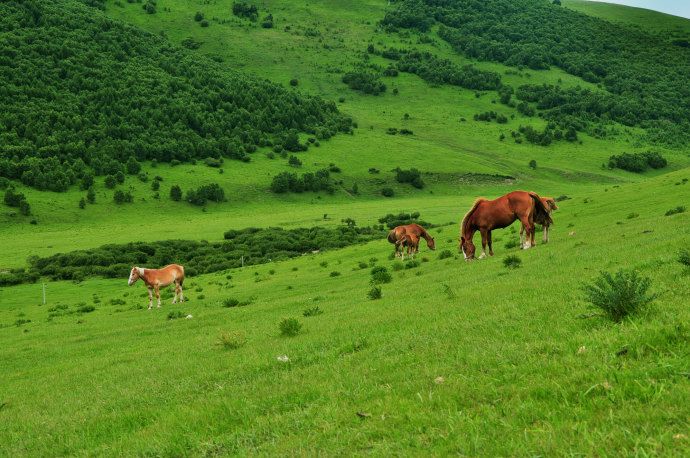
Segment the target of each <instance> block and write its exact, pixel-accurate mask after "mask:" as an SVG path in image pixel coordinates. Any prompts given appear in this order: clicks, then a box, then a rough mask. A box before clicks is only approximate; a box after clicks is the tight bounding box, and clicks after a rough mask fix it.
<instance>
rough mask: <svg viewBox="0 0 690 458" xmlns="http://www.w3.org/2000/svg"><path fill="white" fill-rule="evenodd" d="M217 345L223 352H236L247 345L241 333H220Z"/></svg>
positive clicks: (245, 337)
mask: <svg viewBox="0 0 690 458" xmlns="http://www.w3.org/2000/svg"><path fill="white" fill-rule="evenodd" d="M217 343H218V345H219V346H220V347H221V348H222V349H224V350H237V349H238V348H241V347H243V346H244V345H245V344H246V343H247V335H246V334H245V333H244V332H242V331H232V332H221V333H220V335H219V336H218V341H217Z"/></svg>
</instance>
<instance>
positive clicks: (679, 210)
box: [664, 205, 686, 216]
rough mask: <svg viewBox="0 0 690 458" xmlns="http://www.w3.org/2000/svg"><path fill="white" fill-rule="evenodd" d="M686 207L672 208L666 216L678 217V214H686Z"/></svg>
mask: <svg viewBox="0 0 690 458" xmlns="http://www.w3.org/2000/svg"><path fill="white" fill-rule="evenodd" d="M685 210H686V209H685V207H684V206H683V205H679V206H677V207H676V208H672V209H670V210H668V211H666V213H665V214H664V215H665V216H671V215H677V214H678V213H685Z"/></svg>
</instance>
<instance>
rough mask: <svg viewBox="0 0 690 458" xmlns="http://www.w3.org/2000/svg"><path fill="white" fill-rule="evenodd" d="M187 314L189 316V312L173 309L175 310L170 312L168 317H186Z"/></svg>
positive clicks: (174, 318)
mask: <svg viewBox="0 0 690 458" xmlns="http://www.w3.org/2000/svg"><path fill="white" fill-rule="evenodd" d="M186 316H187V314H186V313H184V312H183V311H181V310H173V311H170V312H168V319H169V320H177V319H179V318H184V317H186Z"/></svg>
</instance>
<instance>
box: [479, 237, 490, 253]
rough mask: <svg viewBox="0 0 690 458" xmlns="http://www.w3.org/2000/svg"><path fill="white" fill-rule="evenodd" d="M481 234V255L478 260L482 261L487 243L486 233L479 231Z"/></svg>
mask: <svg viewBox="0 0 690 458" xmlns="http://www.w3.org/2000/svg"><path fill="white" fill-rule="evenodd" d="M481 234H482V255H481V256H479V259H484V258H486V243H487V242H488V239H489V237H488V231H481Z"/></svg>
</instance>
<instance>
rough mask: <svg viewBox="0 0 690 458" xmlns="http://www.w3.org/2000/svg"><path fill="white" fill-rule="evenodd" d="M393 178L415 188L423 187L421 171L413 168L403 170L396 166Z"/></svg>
mask: <svg viewBox="0 0 690 458" xmlns="http://www.w3.org/2000/svg"><path fill="white" fill-rule="evenodd" d="M395 180H396V181H397V182H398V183H409V184H411V185H412V186H414V187H415V188H417V189H422V188H423V187H424V180H423V179H422V173H421V172H420V171H419V170H417V169H415V168H411V169H409V170H403V169H401V168H400V167H397V168H396V169H395Z"/></svg>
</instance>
